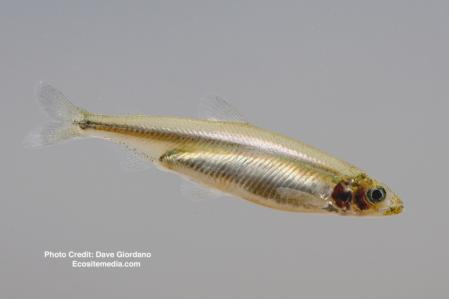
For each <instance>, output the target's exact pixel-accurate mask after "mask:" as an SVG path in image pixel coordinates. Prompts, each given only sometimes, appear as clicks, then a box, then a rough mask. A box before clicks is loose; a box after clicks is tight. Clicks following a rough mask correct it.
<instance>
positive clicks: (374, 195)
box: [370, 188, 385, 202]
mask: <svg viewBox="0 0 449 299" xmlns="http://www.w3.org/2000/svg"><path fill="white" fill-rule="evenodd" d="M384 197H385V191H384V190H383V189H381V188H376V189H373V190H371V192H370V199H371V200H372V201H374V202H379V201H381V200H383V199H384Z"/></svg>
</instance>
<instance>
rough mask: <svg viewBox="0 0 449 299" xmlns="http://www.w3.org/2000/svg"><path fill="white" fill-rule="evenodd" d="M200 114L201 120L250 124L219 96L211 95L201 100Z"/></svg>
mask: <svg viewBox="0 0 449 299" xmlns="http://www.w3.org/2000/svg"><path fill="white" fill-rule="evenodd" d="M198 114H199V117H200V118H203V119H208V120H215V121H230V122H242V123H247V122H248V121H246V120H245V118H244V117H243V116H242V114H241V113H240V112H239V111H238V110H237V109H236V108H234V107H233V106H232V105H231V104H229V102H228V101H227V100H226V99H224V98H222V97H220V96H217V95H209V96H206V97H203V98H201V100H200V104H199V107H198Z"/></svg>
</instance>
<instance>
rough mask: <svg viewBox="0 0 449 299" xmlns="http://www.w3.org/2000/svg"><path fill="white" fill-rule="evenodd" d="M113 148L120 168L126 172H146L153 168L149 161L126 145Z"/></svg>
mask: <svg viewBox="0 0 449 299" xmlns="http://www.w3.org/2000/svg"><path fill="white" fill-rule="evenodd" d="M119 145H120V146H115V147H114V148H115V151H116V152H117V156H118V157H119V159H120V167H121V168H122V169H123V170H124V171H126V172H139V171H146V170H149V169H151V168H153V167H154V165H153V163H151V160H149V159H148V158H146V157H145V156H144V155H143V154H139V153H137V152H136V151H134V150H132V149H130V148H129V147H127V146H126V145H121V144H119Z"/></svg>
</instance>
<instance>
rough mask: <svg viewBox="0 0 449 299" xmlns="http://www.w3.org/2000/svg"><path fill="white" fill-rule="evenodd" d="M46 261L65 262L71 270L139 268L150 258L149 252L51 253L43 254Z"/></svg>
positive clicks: (48, 251) (71, 251)
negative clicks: (67, 262) (68, 263)
mask: <svg viewBox="0 0 449 299" xmlns="http://www.w3.org/2000/svg"><path fill="white" fill-rule="evenodd" d="M43 256H44V259H46V260H67V261H69V262H70V265H71V266H72V268H140V267H141V266H142V265H143V264H144V262H145V261H147V260H149V259H150V258H151V252H149V251H125V250H117V251H100V250H95V251H88V250H85V251H74V250H70V251H51V250H45V251H44V253H43Z"/></svg>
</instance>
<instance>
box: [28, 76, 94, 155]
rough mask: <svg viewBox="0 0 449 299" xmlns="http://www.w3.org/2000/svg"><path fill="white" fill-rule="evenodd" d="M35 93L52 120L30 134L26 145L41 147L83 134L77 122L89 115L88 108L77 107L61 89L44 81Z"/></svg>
mask: <svg viewBox="0 0 449 299" xmlns="http://www.w3.org/2000/svg"><path fill="white" fill-rule="evenodd" d="M35 94H36V98H37V101H38V102H39V104H40V106H41V107H42V108H43V109H44V110H45V112H47V114H48V116H49V117H50V122H49V123H48V124H47V125H46V126H44V127H42V128H39V129H38V130H35V131H33V132H32V133H31V134H30V135H28V137H27V138H26V140H25V145H26V146H28V147H41V146H46V145H50V144H54V143H57V142H60V141H63V140H67V139H71V138H75V137H79V136H81V130H80V128H79V126H78V125H76V123H78V122H80V121H82V120H83V119H84V118H85V117H86V116H87V115H88V112H87V111H86V110H83V109H81V108H78V107H76V106H75V105H73V104H72V103H71V102H70V101H69V100H67V99H66V97H65V96H64V95H63V94H62V93H61V92H60V91H59V90H57V89H56V88H54V87H53V86H51V85H49V84H47V83H44V82H40V83H39V84H38V85H37V87H36V92H35Z"/></svg>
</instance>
